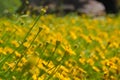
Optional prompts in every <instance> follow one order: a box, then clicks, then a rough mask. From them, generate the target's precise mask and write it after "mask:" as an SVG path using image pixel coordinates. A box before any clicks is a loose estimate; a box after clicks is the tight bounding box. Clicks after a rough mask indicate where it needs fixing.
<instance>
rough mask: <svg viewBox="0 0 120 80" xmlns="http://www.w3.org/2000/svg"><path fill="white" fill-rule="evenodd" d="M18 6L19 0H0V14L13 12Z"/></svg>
mask: <svg viewBox="0 0 120 80" xmlns="http://www.w3.org/2000/svg"><path fill="white" fill-rule="evenodd" d="M19 6H20V0H0V16H3V15H5V14H9V13H14V12H15V11H16V10H17V8H18V7H19Z"/></svg>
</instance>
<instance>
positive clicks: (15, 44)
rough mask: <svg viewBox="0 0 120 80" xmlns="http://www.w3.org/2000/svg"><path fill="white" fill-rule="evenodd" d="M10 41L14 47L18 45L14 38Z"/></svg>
mask: <svg viewBox="0 0 120 80" xmlns="http://www.w3.org/2000/svg"><path fill="white" fill-rule="evenodd" d="M11 43H12V44H13V45H14V46H15V47H19V43H18V42H17V41H16V40H13V41H12V42H11Z"/></svg>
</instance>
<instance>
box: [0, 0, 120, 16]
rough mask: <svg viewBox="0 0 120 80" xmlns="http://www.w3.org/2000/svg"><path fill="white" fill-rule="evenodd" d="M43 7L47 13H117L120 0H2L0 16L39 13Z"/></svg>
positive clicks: (0, 2) (0, 1)
mask: <svg viewBox="0 0 120 80" xmlns="http://www.w3.org/2000/svg"><path fill="white" fill-rule="evenodd" d="M43 7H45V8H47V13H65V14H66V13H69V12H78V13H85V14H91V15H104V14H109V13H113V14H116V13H118V12H119V7H120V0H0V16H3V15H6V14H13V13H18V14H27V12H29V14H39V13H40V10H41V8H43Z"/></svg>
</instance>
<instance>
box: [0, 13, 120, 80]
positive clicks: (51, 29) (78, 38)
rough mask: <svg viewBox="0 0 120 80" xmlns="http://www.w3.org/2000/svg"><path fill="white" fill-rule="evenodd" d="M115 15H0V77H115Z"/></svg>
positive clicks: (118, 49) (119, 52)
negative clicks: (92, 16)
mask: <svg viewBox="0 0 120 80" xmlns="http://www.w3.org/2000/svg"><path fill="white" fill-rule="evenodd" d="M119 21H120V16H117V17H111V16H106V17H101V18H90V17H86V16H85V15H82V16H78V15H66V16H64V17H58V16H57V17H56V16H55V15H44V16H40V17H39V16H38V17H37V18H35V17H34V18H31V17H28V16H26V15H22V16H19V17H15V16H14V17H12V18H11V19H8V18H6V17H4V18H0V80H119V79H120V41H119V40H120V23H119Z"/></svg>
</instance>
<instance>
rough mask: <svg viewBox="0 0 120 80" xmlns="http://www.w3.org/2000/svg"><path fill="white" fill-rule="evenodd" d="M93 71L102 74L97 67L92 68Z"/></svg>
mask: <svg viewBox="0 0 120 80" xmlns="http://www.w3.org/2000/svg"><path fill="white" fill-rule="evenodd" d="M92 68H93V70H95V71H96V72H100V70H99V69H98V68H97V67H96V66H92Z"/></svg>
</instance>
